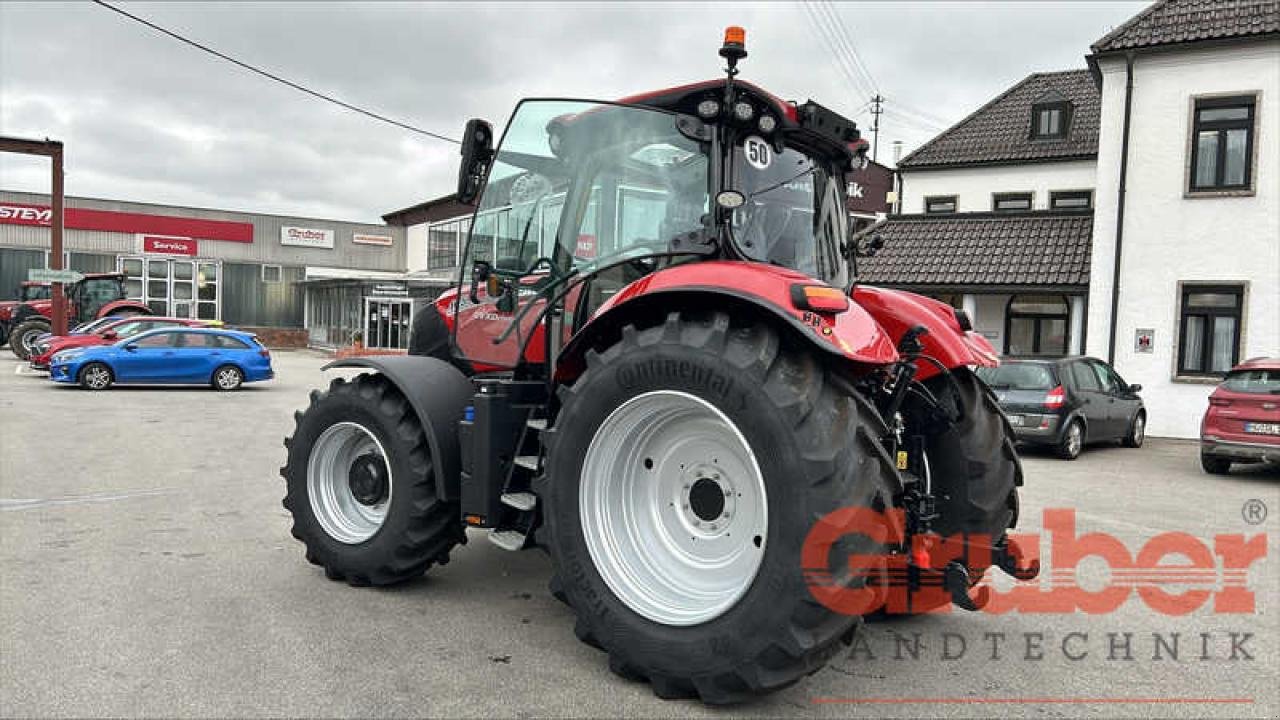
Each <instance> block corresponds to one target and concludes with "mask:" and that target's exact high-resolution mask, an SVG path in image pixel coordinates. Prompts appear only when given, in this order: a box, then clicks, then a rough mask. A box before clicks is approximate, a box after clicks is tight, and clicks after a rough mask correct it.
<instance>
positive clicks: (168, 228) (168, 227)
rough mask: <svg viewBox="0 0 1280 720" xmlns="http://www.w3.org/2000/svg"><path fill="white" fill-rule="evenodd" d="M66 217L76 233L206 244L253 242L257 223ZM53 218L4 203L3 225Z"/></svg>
mask: <svg viewBox="0 0 1280 720" xmlns="http://www.w3.org/2000/svg"><path fill="white" fill-rule="evenodd" d="M64 215H65V217H64V219H63V224H64V226H65V227H67V228H68V229H74V230H100V231H103V232H119V233H154V234H156V235H169V236H176V237H187V238H203V239H205V240H227V241H230V242H242V243H251V242H253V223H246V222H231V221H229V220H209V219H206V218H187V217H176V216H173V215H144V214H142V213H128V212H116V211H114V210H90V209H88V208H66V210H65V211H64ZM52 217H53V211H52V210H51V209H50V208H49V207H48V206H47V205H23V204H20V203H0V224H5V225H32V226H37V227H49V222H50V219H51V218H52Z"/></svg>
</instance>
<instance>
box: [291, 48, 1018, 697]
mask: <svg viewBox="0 0 1280 720" xmlns="http://www.w3.org/2000/svg"><path fill="white" fill-rule="evenodd" d="M720 54H721V55H722V56H723V57H725V58H726V60H727V61H728V77H727V78H725V79H720V80H714V81H710V82H702V83H697V84H692V85H686V86H683V87H677V88H672V89H669V90H662V91H658V92H653V93H648V94H644V95H639V96H634V97H630V98H626V99H624V100H621V101H618V102H613V103H609V102H595V101H592V102H585V101H572V100H524V101H522V102H521V103H520V104H519V105H518V106H517V108H516V110H515V113H514V114H513V116H512V118H511V120H510V121H509V123H508V125H507V128H506V132H505V133H504V135H503V137H502V140H501V142H500V144H499V146H498V148H497V149H496V150H495V149H494V148H493V145H492V140H493V133H492V129H491V127H490V126H489V125H488V124H487V123H485V122H483V121H480V120H472V121H470V122H469V123H468V124H467V127H466V133H465V136H464V139H463V146H462V167H461V170H460V173H459V183H458V195H459V198H460V199H462V200H463V201H464V202H475V203H476V205H477V208H476V212H475V215H474V218H473V221H472V223H471V230H470V238H469V241H468V243H467V250H466V257H465V260H464V264H463V267H464V270H463V272H462V273H460V276H459V278H458V284H457V286H456V287H455V288H453V289H452V290H451V291H449V292H447V293H445V294H444V295H443V296H442V297H441V298H440V299H439V301H438V302H437V303H436V304H435V306H434V310H435V312H423V313H420V314H419V315H420V318H419V322H416V323H415V325H416V327H415V330H414V333H415V335H414V337H413V341H412V345H413V352H414V353H416V354H411V355H408V356H400V357H373V358H351V359H344V360H339V361H337V362H334V363H331V364H330V365H329V367H360V368H366V369H368V370H369V371H370V372H366V373H364V374H360V375H358V376H356V377H355V378H354V379H351V380H343V379H337V380H334V381H333V382H331V383H330V385H329V388H328V390H327V391H325V392H320V391H313V392H312V394H311V402H310V405H309V406H308V407H307V408H306V409H305V410H304V411H302V412H299V413H297V414H296V415H295V418H296V427H295V429H294V433H293V435H292V436H291V437H290V438H287V439H286V440H285V446H286V448H287V449H288V461H287V464H286V465H285V466H284V467H283V468H282V469H281V474H282V475H283V477H284V479H285V482H286V495H285V498H284V505H285V507H286V508H287V509H288V510H289V511H290V512H291V513H292V516H293V528H292V532H293V535H294V536H295V537H296V538H298V539H299V540H301V541H302V542H303V543H304V544H305V545H306V557H307V559H308V560H309V561H311V562H312V563H314V564H316V565H319V566H321V567H322V568H323V569H324V572H325V574H326V575H327V576H328V577H329V578H331V579H334V580H345V581H346V582H348V583H350V584H351V585H360V586H363V585H389V584H392V583H397V582H401V581H404V580H408V579H411V578H415V577H417V576H419V575H421V574H422V573H423V572H424V571H425V570H426V569H427V568H428V567H430V566H431V565H433V564H443V563H445V562H447V561H448V560H449V553H450V551H451V550H453V549H454V547H455V546H457V545H459V544H462V543H465V542H466V541H467V539H468V538H467V534H466V532H465V530H466V529H468V528H471V529H476V530H479V529H483V530H484V531H486V532H487V536H488V539H489V540H490V541H492V542H493V543H495V544H496V545H497V546H499V547H501V548H503V549H505V550H512V551H516V550H523V549H526V548H532V547H541V548H543V549H545V550H546V551H547V552H548V553H549V554H550V556H551V560H552V562H553V565H554V576H553V578H552V579H551V592H552V593H553V594H554V595H555V596H556V597H558V598H559V599H561V600H563V601H564V602H565V603H567V604H568V605H570V606H571V607H572V609H573V611H574V612H575V613H576V615H577V622H576V626H575V628H574V629H575V632H576V634H577V636H578V637H579V638H580V639H581V640H582V641H584V642H586V643H589V644H591V645H593V646H595V647H598V648H600V649H602V650H604V651H605V652H606V653H608V655H609V666H610V668H611V669H612V670H613V671H614V672H616V673H618V674H619V675H622V676H624V677H627V678H630V679H636V680H646V681H648V682H649V683H650V684H651V686H652V688H653V691H654V692H655V693H656V694H658V695H659V696H661V697H664V698H666V697H698V698H700V699H702V700H703V701H705V702H708V703H715V704H720V703H730V702H737V701H741V700H744V699H747V698H749V697H752V696H754V695H758V694H760V693H765V692H769V691H772V690H775V689H777V688H781V687H783V686H786V685H788V684H790V683H793V682H795V681H796V680H798V679H800V678H801V677H803V676H804V675H805V674H807V673H812V672H815V671H816V670H818V669H820V668H821V667H822V666H823V665H824V663H825V662H826V661H827V660H828V659H829V658H830V657H831V656H832V655H833V654H834V653H835V652H836V651H837V649H838V647H839V646H840V642H841V641H842V640H844V641H846V642H847V641H848V640H849V639H851V637H852V632H853V629H854V628H855V626H856V623H857V622H858V616H859V615H861V614H872V613H873V611H874V612H879V613H892V614H909V613H919V612H923V611H926V610H929V609H932V608H936V607H940V606H943V605H946V604H948V603H952V602H955V603H957V604H959V605H960V606H962V607H965V608H968V609H975V608H976V607H977V606H978V605H979V604H980V601H981V597H980V596H981V590H982V589H981V588H979V589H978V590H977V591H975V590H974V589H973V586H974V585H976V583H977V581H978V580H979V578H980V577H981V576H982V574H983V573H984V572H985V571H986V570H987V569H988V568H989V567H990V566H991V565H996V566H998V567H1000V568H1002V569H1004V570H1005V571H1007V572H1010V573H1012V574H1017V575H1019V576H1021V577H1029V576H1031V575H1032V574H1034V572H1035V570H1036V568H1035V566H1034V565H1033V564H1029V563H1026V562H1024V561H1023V560H1022V556H1021V553H1020V551H1019V550H1018V549H1017V547H1016V545H1015V544H1013V543H1011V542H1010V541H1009V540H1008V539H1007V537H1006V529H1007V528H1009V527H1012V526H1013V524H1014V522H1015V520H1016V518H1017V514H1018V495H1017V492H1018V491H1017V487H1018V486H1019V485H1020V484H1021V483H1022V470H1021V466H1020V465H1019V461H1018V457H1017V455H1016V453H1015V452H1014V437H1013V434H1012V432H1011V430H1010V428H1009V426H1008V424H1007V423H1006V422H1005V420H1004V418H1003V416H1002V415H1001V413H1000V410H999V409H998V407H997V405H996V402H995V400H994V398H993V396H992V394H991V392H990V391H989V390H988V389H987V388H986V386H985V385H984V384H983V383H982V382H981V381H980V380H979V379H978V378H977V377H976V376H975V375H974V372H973V367H974V366H979V365H993V364H995V363H996V359H995V355H994V353H993V352H992V350H991V347H990V345H988V344H987V343H986V342H985V341H984V340H983V339H981V337H980V336H978V335H976V334H974V333H972V332H970V328H969V324H968V320H967V318H966V317H965V316H964V314H963V313H962V312H960V311H957V310H954V309H952V308H951V307H949V306H947V305H945V304H943V303H941V302H937V301H934V300H930V299H928V298H924V297H921V296H919V295H913V294H911V293H906V292H899V291H893V290H886V289H881V288H875V287H868V286H864V285H860V284H857V283H856V282H855V277H856V276H855V274H854V267H853V263H854V262H855V257H856V256H857V255H858V254H859V252H862V250H860V249H859V248H858V247H855V243H854V242H853V240H854V238H853V237H852V236H851V235H850V233H849V231H848V225H847V222H848V220H847V214H846V210H845V199H846V187H847V184H846V182H845V176H846V173H848V172H849V171H850V170H852V169H853V168H855V167H858V166H860V165H861V164H862V163H864V162H865V161H866V160H865V150H866V142H865V141H863V140H861V139H860V137H859V134H858V131H857V129H856V128H855V126H854V124H853V123H852V122H850V121H849V120H846V119H845V118H842V117H840V116H838V115H836V114H835V113H833V112H831V111H829V110H827V109H826V108H824V107H822V106H821V105H818V104H816V103H813V102H806V103H804V104H799V105H798V104H793V103H788V102H784V101H782V100H780V99H778V98H776V97H774V96H772V95H770V94H769V93H767V92H764V91H763V90H761V89H759V88H757V87H755V86H752V85H749V84H747V83H744V82H740V81H737V80H736V79H735V76H736V74H737V67H736V66H737V62H738V60H739V59H741V58H742V57H745V56H746V52H745V49H744V47H743V43H742V37H741V31H740V30H737V29H731V31H730V32H729V33H727V35H726V42H725V45H724V47H723V48H722V49H721V51H720ZM856 509H860V510H862V511H865V513H864V514H861V515H860V514H858V513H857V512H852V514H851V513H850V512H849V511H850V510H856ZM841 518H845V519H844V520H841ZM848 518H855V520H854V521H852V522H850V521H849V520H848ZM856 518H866V519H868V520H867V522H865V523H863V522H862V520H857V519H856ZM873 526H874V527H873ZM832 528H836V529H837V530H839V532H837V533H836V535H838V538H833V536H832V535H831V532H830V531H831V529H832ZM815 538H818V542H817V544H816V545H815V542H814V539H815ZM822 538H826V539H825V540H823V539H822ZM944 539H946V540H945V541H944ZM944 546H946V547H948V548H949V549H950V555H948V557H951V558H953V559H951V560H948V561H945V562H940V561H939V560H938V550H939V549H940V548H942V547H944ZM815 547H816V548H817V551H816V552H815ZM859 558H861V559H862V560H866V558H872V559H873V561H872V562H870V563H867V562H861V564H859V562H855V560H858V559H859ZM889 567H896V568H899V569H900V570H901V572H896V571H892V570H889V569H888V568H889ZM858 568H863V570H862V571H859V570H858ZM867 568H871V570H870V571H868V570H867ZM895 582H896V583H898V584H899V585H901V584H903V583H906V584H908V585H910V590H911V592H910V594H909V597H908V599H909V600H910V602H907V604H905V605H903V604H902V603H898V604H896V605H894V606H892V607H889V606H884V607H880V606H873V605H871V604H863V605H861V606H857V607H854V606H850V607H854V609H853V610H850V609H849V608H842V607H839V606H837V605H838V603H833V602H829V601H823V597H827V598H830V597H831V596H832V593H833V592H836V593H846V595H845V596H842V597H863V596H861V595H859V594H858V593H859V591H864V590H865V591H870V592H880V591H883V590H884V589H885V588H886V587H887V586H889V585H892V584H893V583H895ZM929 588H932V592H925V591H926V590H927V589H929ZM917 591H918V592H917ZM855 605H856V604H855Z"/></svg>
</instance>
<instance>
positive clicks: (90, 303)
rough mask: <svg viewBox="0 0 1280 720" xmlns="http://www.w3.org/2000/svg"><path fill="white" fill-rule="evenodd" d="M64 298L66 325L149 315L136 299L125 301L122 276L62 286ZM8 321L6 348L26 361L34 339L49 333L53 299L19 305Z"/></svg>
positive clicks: (93, 276) (101, 276)
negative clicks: (110, 316) (100, 319)
mask: <svg viewBox="0 0 1280 720" xmlns="http://www.w3.org/2000/svg"><path fill="white" fill-rule="evenodd" d="M63 290H64V292H66V295H67V326H68V327H74V326H75V325H78V324H80V323H84V322H89V321H90V320H95V319H97V318H102V317H107V316H108V315H115V316H121V317H123V316H126V315H150V314H152V313H151V308H148V307H147V306H146V305H145V304H143V303H141V302H138V301H136V300H127V299H126V298H125V292H124V275H123V274H122V273H90V274H87V275H85V276H84V277H82V278H81V279H80V280H78V281H76V282H74V283H68V284H66V285H64V286H63ZM12 313H13V316H12V319H11V320H10V321H9V328H11V331H10V332H9V348H10V349H11V350H13V354H14V355H17V356H18V357H19V358H21V359H23V360H26V359H28V358H30V357H31V352H32V350H34V348H35V345H34V344H33V343H34V342H35V339H36V338H37V337H39V336H40V335H42V334H44V333H47V332H49V331H50V329H51V327H52V325H53V322H52V320H51V318H52V317H53V300H52V299H50V298H49V297H48V295H46V296H45V297H44V298H42V299H39V300H29V301H27V302H24V303H21V304H19V305H18V306H17V307H15V308H14V309H13V311H12Z"/></svg>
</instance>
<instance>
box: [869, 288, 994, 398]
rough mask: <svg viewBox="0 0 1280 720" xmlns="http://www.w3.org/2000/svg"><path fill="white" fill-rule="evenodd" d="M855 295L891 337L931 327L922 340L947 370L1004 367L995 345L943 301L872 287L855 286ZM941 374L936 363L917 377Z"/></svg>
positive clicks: (926, 366) (924, 364) (925, 366)
mask: <svg viewBox="0 0 1280 720" xmlns="http://www.w3.org/2000/svg"><path fill="white" fill-rule="evenodd" d="M851 295H852V297H853V301H854V302H855V303H857V304H858V305H859V306H861V307H862V308H864V309H865V310H866V311H867V312H868V313H870V315H871V317H873V318H875V320H876V322H878V323H880V325H881V327H883V328H884V329H885V331H886V332H887V333H889V335H890V336H891V337H894V338H900V337H902V335H903V333H905V332H906V331H907V330H910V329H911V328H913V327H915V326H916V325H923V326H925V327H926V328H928V329H929V332H928V334H926V335H924V336H923V337H921V338H920V343H921V344H922V345H923V346H924V353H925V354H926V355H929V356H930V357H933V358H934V359H936V360H937V361H938V362H940V363H942V364H943V365H945V366H946V367H947V369H952V368H958V367H962V366H966V365H980V366H983V367H995V366H997V365H999V364H1000V360H999V357H998V356H997V355H996V351H995V348H993V347H991V343H989V342H987V339H986V338H984V337H982V335H979V334H978V333H976V332H973V331H972V330H966V329H965V328H963V327H961V326H960V320H959V319H958V318H957V316H956V311H955V309H954V308H952V307H951V306H950V305H948V304H946V303H944V302H942V301H940V300H934V299H933V298H927V297H925V296H923V295H917V294H916V293H913V292H907V291H905V290H890V289H888V288H880V287H873V286H870V285H855V286H854V288H853V292H852V293H851ZM939 372H941V371H940V370H938V368H937V367H935V366H934V365H933V364H932V363H927V362H921V363H917V372H916V378H917V379H919V380H925V379H927V378H930V377H933V376H934V375H937V374H938V373H939Z"/></svg>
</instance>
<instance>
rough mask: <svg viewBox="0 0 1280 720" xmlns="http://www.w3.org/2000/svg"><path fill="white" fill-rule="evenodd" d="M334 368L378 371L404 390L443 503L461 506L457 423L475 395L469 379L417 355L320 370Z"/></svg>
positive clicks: (337, 364)
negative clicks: (423, 435) (422, 433)
mask: <svg viewBox="0 0 1280 720" xmlns="http://www.w3.org/2000/svg"><path fill="white" fill-rule="evenodd" d="M335 367H342V368H352V367H356V368H369V369H370V370H376V371H378V372H380V373H382V374H383V375H384V376H385V377H386V378H387V379H388V380H390V381H391V384H392V385H395V386H396V388H397V389H399V390H400V392H401V393H402V394H403V395H404V396H405V399H407V400H408V401H409V405H411V406H412V407H413V411H414V413H416V414H417V416H418V420H420V421H421V422H422V429H423V430H424V431H425V432H426V435H427V444H428V446H429V447H430V449H431V464H432V469H433V470H434V471H435V478H436V488H437V492H439V493H440V498H441V499H442V500H457V499H458V497H459V496H460V487H459V483H460V478H461V471H462V464H461V462H460V457H459V455H460V453H459V449H458V422H459V421H461V420H462V413H463V410H464V409H465V408H466V407H467V405H469V404H471V396H472V395H473V394H474V392H475V391H474V389H473V387H472V385H471V381H470V380H468V379H467V376H466V375H463V374H462V372H461V371H460V370H458V369H457V368H456V367H454V366H452V365H450V364H449V363H447V362H445V361H443V360H438V359H436V358H432V357H420V356H417V355H384V356H374V357H352V358H343V359H342V360H335V361H333V362H331V363H329V364H328V365H325V366H324V368H322V369H324V370H328V369H329V368H335Z"/></svg>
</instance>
